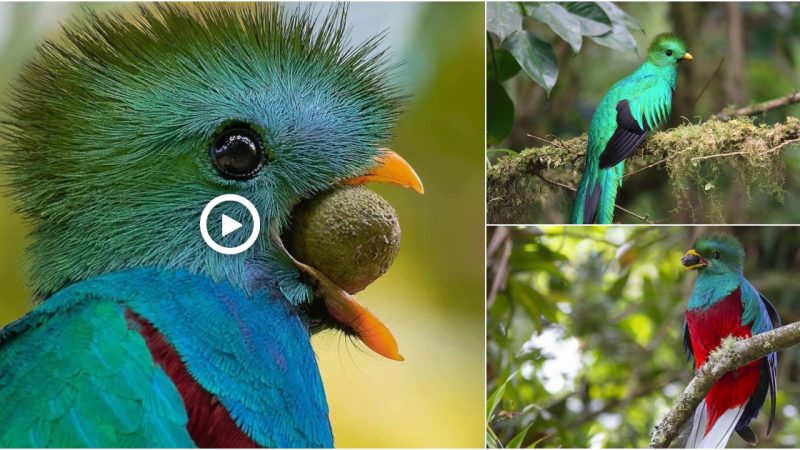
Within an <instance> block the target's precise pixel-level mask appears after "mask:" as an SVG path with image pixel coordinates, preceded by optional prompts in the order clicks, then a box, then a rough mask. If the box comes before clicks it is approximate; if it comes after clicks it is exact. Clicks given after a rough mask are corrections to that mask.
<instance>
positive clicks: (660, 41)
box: [571, 34, 691, 223]
mask: <svg viewBox="0 0 800 450" xmlns="http://www.w3.org/2000/svg"><path fill="white" fill-rule="evenodd" d="M687 55H688V53H687V51H686V44H685V43H684V42H683V41H682V40H681V39H679V38H677V37H675V36H673V35H670V34H662V35H659V36H656V38H655V39H654V40H653V42H652V44H651V45H650V48H649V49H648V56H647V60H646V61H645V62H644V63H643V64H642V65H641V66H639V67H638V68H637V69H636V70H635V71H634V72H633V73H631V74H630V75H628V76H627V77H625V78H623V79H622V80H620V81H618V82H617V83H615V84H614V85H613V86H612V87H611V89H609V90H608V92H606V94H605V95H604V96H603V98H602V100H600V103H599V104H598V105H597V109H596V110H595V112H594V115H593V116H592V122H591V124H590V125H589V133H588V146H587V149H586V167H585V169H584V172H583V177H582V178H581V182H580V185H579V187H578V194H577V197H576V199H575V206H574V208H573V210H572V217H571V222H572V223H592V222H597V223H611V222H612V220H613V217H614V205H615V199H616V196H617V189H618V188H619V187H620V186H621V185H622V176H623V173H624V164H625V163H624V161H625V159H626V158H627V157H629V156H630V155H631V154H632V153H633V151H634V150H635V149H636V147H638V146H639V144H641V142H642V141H643V140H644V138H645V137H646V136H647V133H648V132H649V131H650V130H652V129H654V128H657V127H659V126H661V125H663V124H664V123H665V122H666V121H667V119H668V118H669V115H670V111H671V108H672V93H673V92H674V91H675V82H676V79H677V76H678V64H679V62H680V61H682V60H683V59H684V58H685V59H691V55H688V56H687Z"/></svg>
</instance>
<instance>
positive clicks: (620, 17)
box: [590, 2, 642, 53]
mask: <svg viewBox="0 0 800 450" xmlns="http://www.w3.org/2000/svg"><path fill="white" fill-rule="evenodd" d="M597 5H598V6H600V7H601V8H603V11H605V13H606V14H607V15H608V17H609V18H611V21H612V22H613V24H612V26H611V31H610V32H608V33H606V34H603V35H600V36H590V39H591V40H593V41H595V42H597V43H598V44H600V45H604V46H606V47H609V48H613V49H615V50H622V51H626V52H633V53H637V52H638V50H639V48H638V46H637V45H636V40H635V39H634V38H633V36H632V35H631V32H630V31H628V26H631V28H637V29H640V30H641V29H642V28H641V25H639V22H638V21H637V20H636V19H634V18H633V17H631V16H630V15H628V13H626V12H625V11H623V10H622V9H620V8H619V7H618V6H616V5H614V4H613V3H610V2H598V3H597Z"/></svg>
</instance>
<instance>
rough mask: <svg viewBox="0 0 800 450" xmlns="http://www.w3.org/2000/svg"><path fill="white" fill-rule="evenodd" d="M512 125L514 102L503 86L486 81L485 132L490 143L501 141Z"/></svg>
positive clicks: (492, 81)
mask: <svg viewBox="0 0 800 450" xmlns="http://www.w3.org/2000/svg"><path fill="white" fill-rule="evenodd" d="M513 126H514V102H512V101H511V99H510V98H509V97H508V94H507V93H506V90H505V89H503V86H502V85H501V84H500V83H499V82H497V81H494V80H489V81H487V82H486V134H487V137H488V140H489V143H490V144H496V143H499V142H502V141H503V139H505V138H506V136H508V133H510V132H511V128H512V127H513Z"/></svg>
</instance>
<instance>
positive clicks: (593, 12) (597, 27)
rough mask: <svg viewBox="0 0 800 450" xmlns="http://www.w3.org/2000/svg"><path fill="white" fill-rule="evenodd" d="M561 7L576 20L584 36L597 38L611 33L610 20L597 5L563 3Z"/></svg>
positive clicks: (592, 3) (589, 3)
mask: <svg viewBox="0 0 800 450" xmlns="http://www.w3.org/2000/svg"><path fill="white" fill-rule="evenodd" d="M561 5H562V6H564V8H566V10H567V11H569V12H570V13H572V14H573V15H574V16H575V17H576V18H577V19H578V22H579V23H580V24H581V33H582V34H583V35H584V36H599V35H601V34H606V33H608V32H609V31H611V19H609V17H608V15H607V14H606V12H605V11H603V8H601V7H599V6H597V3H594V2H564V3H561Z"/></svg>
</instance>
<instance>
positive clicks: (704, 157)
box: [487, 117, 800, 223]
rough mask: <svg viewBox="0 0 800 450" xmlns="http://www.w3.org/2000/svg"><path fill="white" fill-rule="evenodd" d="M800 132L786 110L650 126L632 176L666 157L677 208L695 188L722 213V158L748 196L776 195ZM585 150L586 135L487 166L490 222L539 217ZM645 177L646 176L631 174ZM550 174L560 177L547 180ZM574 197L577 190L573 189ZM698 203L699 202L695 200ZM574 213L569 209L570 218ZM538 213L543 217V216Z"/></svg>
mask: <svg viewBox="0 0 800 450" xmlns="http://www.w3.org/2000/svg"><path fill="white" fill-rule="evenodd" d="M798 138H800V119H797V118H796V117H788V118H787V119H786V121H785V122H783V123H778V124H775V125H771V126H767V125H758V124H755V123H754V122H753V120H752V119H750V118H746V117H744V118H736V119H733V120H729V121H720V120H710V121H708V122H704V123H700V124H692V123H687V124H684V125H681V126H679V127H677V128H673V129H670V130H666V131H660V132H655V133H652V134H651V135H650V136H649V137H648V139H647V140H645V142H644V143H643V144H642V146H641V148H640V149H639V150H637V153H636V154H635V155H634V156H633V157H631V158H629V159H628V161H626V167H625V172H626V176H627V175H628V174H632V173H633V172H635V171H637V170H639V169H643V168H645V167H647V166H648V165H650V164H654V163H656V162H658V161H662V160H665V161H664V162H663V163H662V164H663V166H664V167H665V168H666V171H667V173H668V176H669V179H670V190H671V192H672V195H673V196H674V197H675V199H676V203H677V205H678V207H682V208H688V209H690V210H691V209H693V208H694V206H695V205H694V204H693V202H692V201H691V199H690V193H692V192H693V191H698V192H700V193H701V198H700V199H699V201H700V202H702V203H704V205H705V206H704V214H705V215H707V216H708V215H711V216H712V217H716V219H717V221H719V222H724V218H723V217H722V208H721V204H722V200H723V197H724V193H722V192H719V190H718V189H716V184H717V181H718V179H719V177H720V174H721V173H722V167H723V165H727V166H729V167H731V168H732V169H733V172H734V173H735V175H736V176H737V177H738V180H739V181H740V182H741V185H742V186H743V187H744V190H745V193H746V195H747V196H748V198H751V196H752V195H753V194H754V193H755V192H766V193H768V194H770V195H771V196H773V197H774V198H775V199H776V200H778V201H783V199H784V196H785V195H786V192H785V190H784V189H783V185H784V177H783V164H782V162H781V158H780V154H781V151H780V150H783V149H785V148H787V147H782V144H784V143H789V141H792V140H796V139H798ZM585 152H586V136H585V135H583V136H580V137H577V138H574V139H569V140H566V141H556V142H553V143H552V144H551V145H547V146H544V147H537V148H530V149H526V150H523V151H522V152H520V153H519V154H518V155H516V156H510V157H507V158H504V159H503V160H501V161H499V162H498V163H497V164H496V165H495V166H494V167H492V168H491V169H489V171H488V173H487V210H488V214H487V215H488V220H489V222H490V223H538V222H541V220H540V219H541V217H540V216H538V213H537V211H536V208H535V206H533V207H532V205H536V204H537V202H539V201H540V200H541V199H542V198H543V196H547V195H550V196H552V191H553V190H554V189H556V190H563V191H566V189H564V188H563V187H558V186H556V185H555V184H554V183H560V184H563V185H567V186H572V187H575V186H576V185H577V180H579V179H580V176H581V173H582V171H583V165H584V155H585ZM633 176H641V175H633ZM542 178H546V179H548V180H550V181H552V182H554V183H547V182H545V181H543V179H542ZM567 194H568V195H569V197H570V199H571V197H572V196H573V195H574V194H573V193H571V192H567ZM695 203H696V202H695ZM567 216H568V212H567V211H566V210H565V211H564V218H566V217H567ZM537 219H539V220H537Z"/></svg>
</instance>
